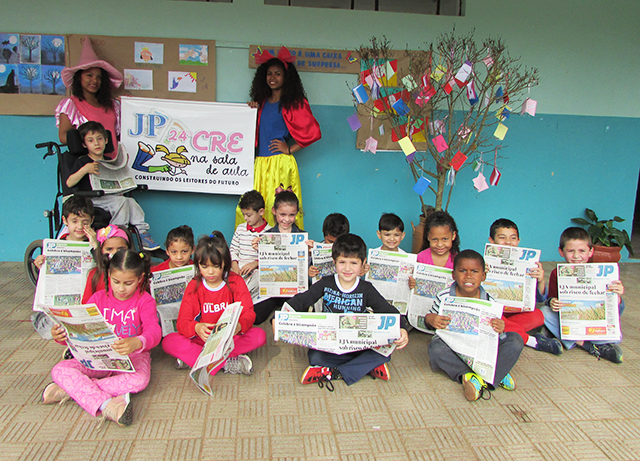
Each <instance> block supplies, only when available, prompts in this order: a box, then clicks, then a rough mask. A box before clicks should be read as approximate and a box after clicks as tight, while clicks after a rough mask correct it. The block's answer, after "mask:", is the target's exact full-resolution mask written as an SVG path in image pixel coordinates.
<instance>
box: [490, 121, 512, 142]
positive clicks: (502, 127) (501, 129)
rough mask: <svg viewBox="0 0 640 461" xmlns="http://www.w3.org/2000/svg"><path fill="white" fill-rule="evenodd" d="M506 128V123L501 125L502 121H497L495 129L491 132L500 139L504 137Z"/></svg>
mask: <svg viewBox="0 0 640 461" xmlns="http://www.w3.org/2000/svg"><path fill="white" fill-rule="evenodd" d="M508 130H509V128H508V127H507V126H506V125H503V124H502V123H498V126H497V127H496V131H494V132H493V135H494V136H495V137H496V138H498V139H499V140H501V141H502V140H503V139H504V137H505V136H506V135H507V131H508Z"/></svg>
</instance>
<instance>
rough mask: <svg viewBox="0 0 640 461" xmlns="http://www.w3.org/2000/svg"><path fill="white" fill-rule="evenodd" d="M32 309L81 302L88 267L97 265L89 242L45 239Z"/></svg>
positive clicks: (37, 309)
mask: <svg viewBox="0 0 640 461" xmlns="http://www.w3.org/2000/svg"><path fill="white" fill-rule="evenodd" d="M42 254H43V255H44V256H45V260H44V264H43V265H42V267H41V268H40V272H39V273H38V283H37V285H36V294H35V296H34V298H33V310H34V311H39V312H43V311H44V309H43V308H44V307H45V306H49V307H64V306H77V305H79V304H82V295H83V293H84V288H85V286H86V283H87V275H88V274H89V271H90V270H91V269H93V268H94V267H95V266H96V263H95V261H94V259H93V254H92V253H91V244H90V243H89V242H74V241H71V240H53V239H44V241H43V242H42Z"/></svg>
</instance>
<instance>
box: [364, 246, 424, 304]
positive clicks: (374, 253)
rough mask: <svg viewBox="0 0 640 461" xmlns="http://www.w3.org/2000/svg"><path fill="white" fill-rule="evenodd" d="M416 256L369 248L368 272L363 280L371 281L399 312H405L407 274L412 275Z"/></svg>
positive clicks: (407, 294) (408, 290) (408, 295)
mask: <svg viewBox="0 0 640 461" xmlns="http://www.w3.org/2000/svg"><path fill="white" fill-rule="evenodd" d="M416 258H417V256H416V255H414V254H411V253H396V252H394V251H384V250H373V249H371V250H369V272H368V273H367V276H366V277H365V280H367V281H369V282H371V283H372V284H373V286H374V287H375V288H376V290H378V292H380V294H381V295H382V297H383V298H384V299H386V300H387V302H388V303H389V304H391V305H393V306H394V307H395V308H396V309H398V311H399V312H400V313H401V314H406V313H407V307H408V305H409V298H410V297H411V289H410V288H409V276H411V275H413V268H414V266H415V265H416Z"/></svg>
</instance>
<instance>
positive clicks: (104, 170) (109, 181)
mask: <svg viewBox="0 0 640 461" xmlns="http://www.w3.org/2000/svg"><path fill="white" fill-rule="evenodd" d="M128 160H129V154H127V152H126V151H125V150H124V145H123V144H122V143H118V155H117V156H116V158H114V159H112V160H107V159H104V160H100V161H99V162H98V163H99V166H98V173H99V174H90V175H89V179H90V181H91V188H92V189H93V190H103V191H104V193H105V194H123V193H125V192H127V191H130V190H133V189H135V188H136V187H137V184H136V181H135V180H134V179H133V171H131V168H129V166H128V165H127V162H128Z"/></svg>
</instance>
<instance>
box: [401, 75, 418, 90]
mask: <svg viewBox="0 0 640 461" xmlns="http://www.w3.org/2000/svg"><path fill="white" fill-rule="evenodd" d="M402 84H403V85H404V87H405V88H406V89H407V90H409V91H413V90H415V89H416V87H417V86H418V84H417V83H416V81H415V80H414V79H413V77H412V76H411V75H405V76H404V77H403V78H402Z"/></svg>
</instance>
